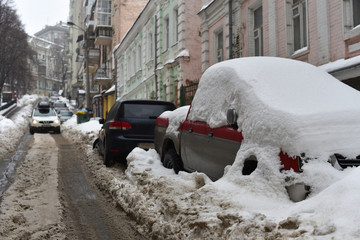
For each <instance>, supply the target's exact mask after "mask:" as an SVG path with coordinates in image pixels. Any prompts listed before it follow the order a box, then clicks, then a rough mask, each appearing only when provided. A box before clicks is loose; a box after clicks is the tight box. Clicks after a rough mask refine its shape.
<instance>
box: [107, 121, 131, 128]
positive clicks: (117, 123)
mask: <svg viewBox="0 0 360 240" xmlns="http://www.w3.org/2000/svg"><path fill="white" fill-rule="evenodd" d="M109 129H112V130H129V129H131V124H130V123H128V122H122V121H112V122H110V126H109Z"/></svg>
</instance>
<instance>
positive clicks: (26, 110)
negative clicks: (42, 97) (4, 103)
mask: <svg viewBox="0 0 360 240" xmlns="http://www.w3.org/2000/svg"><path fill="white" fill-rule="evenodd" d="M38 99H39V96H37V95H25V96H23V97H22V98H21V99H19V101H18V106H19V107H23V108H22V110H21V111H19V112H17V113H16V114H15V116H13V118H12V119H13V120H11V119H8V118H6V117H4V116H1V115H0V155H2V156H3V155H4V154H5V153H8V152H11V151H14V150H15V147H16V145H17V143H18V141H19V139H20V138H21V137H22V136H23V134H24V132H25V131H26V130H27V128H28V126H29V115H31V112H32V110H33V105H34V103H35V102H36V101H37V100H38Z"/></svg>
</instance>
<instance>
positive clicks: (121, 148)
mask: <svg viewBox="0 0 360 240" xmlns="http://www.w3.org/2000/svg"><path fill="white" fill-rule="evenodd" d="M108 144H109V145H108V146H109V150H110V152H111V154H113V155H127V154H129V153H130V152H131V151H132V150H133V149H134V148H136V147H140V148H144V149H149V148H154V139H149V138H126V137H124V136H120V137H112V138H110V139H109V140H108Z"/></svg>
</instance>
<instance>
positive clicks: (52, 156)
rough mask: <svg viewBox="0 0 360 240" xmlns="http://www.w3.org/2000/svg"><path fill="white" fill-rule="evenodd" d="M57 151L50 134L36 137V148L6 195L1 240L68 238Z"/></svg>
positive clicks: (3, 205) (0, 224)
mask: <svg viewBox="0 0 360 240" xmlns="http://www.w3.org/2000/svg"><path fill="white" fill-rule="evenodd" d="M44 138H45V141H40V140H39V139H42V140H44ZM49 149H52V151H49ZM54 149H57V148H56V143H55V141H54V139H53V138H52V137H51V135H50V134H47V135H44V136H41V137H39V135H37V134H35V135H34V142H33V146H32V147H31V149H30V150H29V152H28V154H27V155H26V158H25V160H24V162H23V163H22V164H21V165H20V166H19V167H18V168H17V178H16V179H15V181H14V183H13V184H12V185H11V186H10V187H9V189H7V191H5V193H4V194H3V196H2V201H1V215H0V238H1V239H39V240H40V239H59V240H60V239H66V236H65V235H64V234H63V232H64V224H63V223H62V221H61V219H62V206H61V204H60V198H59V194H58V191H57V186H58V173H57V163H58V153H57V151H54ZM34 160H36V161H34Z"/></svg>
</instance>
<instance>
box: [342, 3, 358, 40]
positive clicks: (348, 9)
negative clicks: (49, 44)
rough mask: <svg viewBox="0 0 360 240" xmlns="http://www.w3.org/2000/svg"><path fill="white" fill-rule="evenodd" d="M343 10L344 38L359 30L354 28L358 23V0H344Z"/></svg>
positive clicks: (354, 34) (352, 35)
mask: <svg viewBox="0 0 360 240" xmlns="http://www.w3.org/2000/svg"><path fill="white" fill-rule="evenodd" d="M343 11H344V12H343V16H344V32H345V38H351V37H354V36H357V35H359V31H360V30H358V29H354V28H355V27H356V26H358V25H360V1H359V0H344V1H343Z"/></svg>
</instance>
